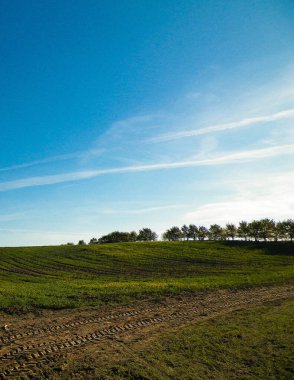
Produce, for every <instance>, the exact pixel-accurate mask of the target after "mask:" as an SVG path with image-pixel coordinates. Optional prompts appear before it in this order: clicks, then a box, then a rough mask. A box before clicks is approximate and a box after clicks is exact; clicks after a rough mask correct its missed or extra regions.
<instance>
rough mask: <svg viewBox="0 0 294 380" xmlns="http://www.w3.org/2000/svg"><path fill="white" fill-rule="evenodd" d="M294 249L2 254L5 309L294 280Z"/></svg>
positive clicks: (169, 247)
mask: <svg viewBox="0 0 294 380" xmlns="http://www.w3.org/2000/svg"><path fill="white" fill-rule="evenodd" d="M293 263H294V245H293V244H290V243H289V244H274V243H267V244H262V243H259V244H254V243H242V242H235V243H234V242H155V243H121V244H109V245H98V246H56V247H53V246H51V247H28V248H0V309H1V310H4V311H10V312H13V311H14V312H17V311H26V310H27V311H28V310H33V309H39V308H52V309H58V308H73V307H83V306H95V305H99V304H102V303H111V302H128V301H130V300H134V299H140V298H146V297H161V296H164V295H168V294H177V293H179V292H191V291H197V290H204V289H212V288H219V287H240V286H259V285H274V284H285V283H290V282H291V281H293Z"/></svg>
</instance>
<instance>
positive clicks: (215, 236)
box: [209, 224, 222, 240]
mask: <svg viewBox="0 0 294 380" xmlns="http://www.w3.org/2000/svg"><path fill="white" fill-rule="evenodd" d="M209 237H210V238H211V239H212V240H220V239H221V237H222V228H221V226H220V225H218V224H212V225H211V226H210V228H209Z"/></svg>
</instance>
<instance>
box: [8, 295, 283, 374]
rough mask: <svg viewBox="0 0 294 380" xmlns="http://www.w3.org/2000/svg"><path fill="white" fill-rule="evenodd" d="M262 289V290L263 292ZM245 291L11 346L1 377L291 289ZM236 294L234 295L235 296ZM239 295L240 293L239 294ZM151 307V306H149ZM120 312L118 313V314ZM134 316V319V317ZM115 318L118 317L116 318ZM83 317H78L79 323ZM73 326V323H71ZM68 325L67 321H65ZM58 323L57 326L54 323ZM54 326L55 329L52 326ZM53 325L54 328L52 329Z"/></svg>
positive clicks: (214, 314) (268, 299)
mask: <svg viewBox="0 0 294 380" xmlns="http://www.w3.org/2000/svg"><path fill="white" fill-rule="evenodd" d="M260 293H261V294H260ZM236 295H237V296H241V295H242V296H243V298H245V299H237V300H236V299H234V296H236ZM244 295H245V296H246V295H248V293H245V292H243V293H242V294H238V293H237V294H235V295H232V294H231V295H230V296H226V297H222V298H221V297H218V302H216V303H214V304H213V303H212V305H211V301H209V302H208V305H207V306H206V307H203V306H199V304H198V305H196V306H195V304H192V305H191V304H189V305H190V307H188V306H187V304H186V307H185V308H183V305H181V308H182V309H183V310H182V311H176V312H170V310H169V309H171V308H169V307H166V312H165V313H160V315H159V316H157V317H152V318H141V319H139V320H132V321H130V322H128V323H127V324H122V325H119V324H117V325H114V326H112V327H110V328H107V329H99V330H95V331H93V332H91V333H87V334H84V335H80V336H77V337H75V338H72V339H68V338H66V339H59V340H55V341H52V342H50V343H48V341H42V342H41V343H37V344H27V345H23V346H20V347H17V348H15V349H12V350H10V351H9V352H7V353H5V354H4V355H2V357H1V362H2V363H3V364H5V363H7V365H8V366H7V368H3V369H2V374H1V377H2V378H3V379H5V378H7V377H11V376H16V375H20V374H22V373H26V372H29V371H31V370H32V369H33V368H36V367H38V366H40V365H41V364H42V363H43V364H48V363H50V362H52V361H54V360H55V359H56V357H57V356H58V355H62V354H64V353H66V352H67V351H69V350H72V349H77V348H80V347H82V346H85V345H87V344H93V343H95V342H97V341H101V340H104V339H107V338H110V337H114V336H115V337H116V336H118V335H120V334H123V333H126V332H130V331H133V330H142V329H144V328H146V327H148V326H153V325H156V324H161V323H164V322H171V321H177V322H181V321H183V322H186V321H192V320H194V319H195V318H197V319H198V320H199V319H205V318H212V317H215V316H217V315H219V314H224V313H225V312H229V311H231V310H236V309H238V308H240V307H241V308H242V307H244V305H250V304H252V305H256V304H257V303H261V302H266V301H271V300H276V299H282V298H289V294H287V292H285V291H284V292H282V291H281V292H275V293H272V292H263V294H262V292H259V294H255V295H251V297H249V299H248V298H247V297H244ZM232 298H233V299H232ZM237 298H238V297H237ZM146 310H150V309H146ZM146 310H145V311H146ZM152 311H153V312H154V311H156V312H158V310H154V309H152ZM117 315H119V316H124V317H126V316H127V317H134V318H136V317H138V316H139V312H137V313H136V312H134V311H132V312H126V313H121V314H117ZM117 315H116V316H117ZM111 316H112V317H113V315H109V316H105V317H101V318H103V320H104V321H105V320H106V319H108V320H109V319H110V317H111ZM134 318H133V319H134ZM112 319H114V318H112ZM97 320H98V321H100V318H97ZM78 322H80V321H77V322H76V323H78ZM89 323H94V319H89ZM68 325H69V326H71V327H72V323H70V324H68ZM64 326H66V325H64ZM52 327H55V328H56V327H57V326H52ZM52 327H51V329H52ZM51 329H50V332H51ZM46 331H47V330H46V329H43V331H42V332H46Z"/></svg>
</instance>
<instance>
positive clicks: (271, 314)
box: [44, 301, 294, 380]
mask: <svg viewBox="0 0 294 380" xmlns="http://www.w3.org/2000/svg"><path fill="white" fill-rule="evenodd" d="M293 307H294V304H293V302H291V301H277V302H275V303H273V304H271V305H264V306H258V307H255V308H253V309H250V310H246V311H244V310H243V311H236V312H234V313H231V314H230V315H225V316H222V317H219V318H217V319H214V320H209V321H204V322H200V323H197V324H195V325H193V324H191V326H189V327H182V328H180V329H178V330H177V331H173V332H172V333H165V334H161V335H157V336H156V341H154V340H151V341H150V342H147V343H146V344H145V347H144V348H141V349H140V350H133V351H132V355H127V354H125V355H123V354H122V355H121V356H120V357H119V360H116V361H115V359H113V358H112V357H110V358H109V360H108V361H105V360H103V362H101V360H100V357H99V356H97V357H95V358H93V356H91V357H89V356H87V355H82V356H81V357H80V358H79V359H75V360H74V361H72V362H71V363H68V367H67V369H66V370H64V371H62V372H61V375H58V374H56V371H57V370H59V368H58V367H57V368H55V371H54V370H52V369H51V371H50V370H48V372H49V374H50V375H51V376H52V375H55V376H53V377H54V379H63V380H69V379H82V378H83V379H101V380H111V379H115V380H122V379H141V380H148V379H156V380H168V379H174V380H192V379H197V380H206V379H214V380H236V379H240V380H241V379H242V380H252V379H259V380H264V379H267V380H276V379H279V380H281V379H284V380H290V379H293V376H294V373H293V369H294V360H293V345H294V336H293V334H291V333H290V331H292V328H293V311H294V310H293ZM57 373H58V372H57ZM44 379H45V377H44Z"/></svg>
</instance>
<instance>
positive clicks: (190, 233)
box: [188, 224, 198, 240]
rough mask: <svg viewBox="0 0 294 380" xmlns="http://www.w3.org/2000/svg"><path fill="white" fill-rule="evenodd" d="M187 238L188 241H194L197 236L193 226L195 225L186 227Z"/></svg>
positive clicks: (195, 227) (196, 229)
mask: <svg viewBox="0 0 294 380" xmlns="http://www.w3.org/2000/svg"><path fill="white" fill-rule="evenodd" d="M188 236H189V239H193V240H196V239H197V236H198V228H197V226H195V224H189V227H188Z"/></svg>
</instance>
